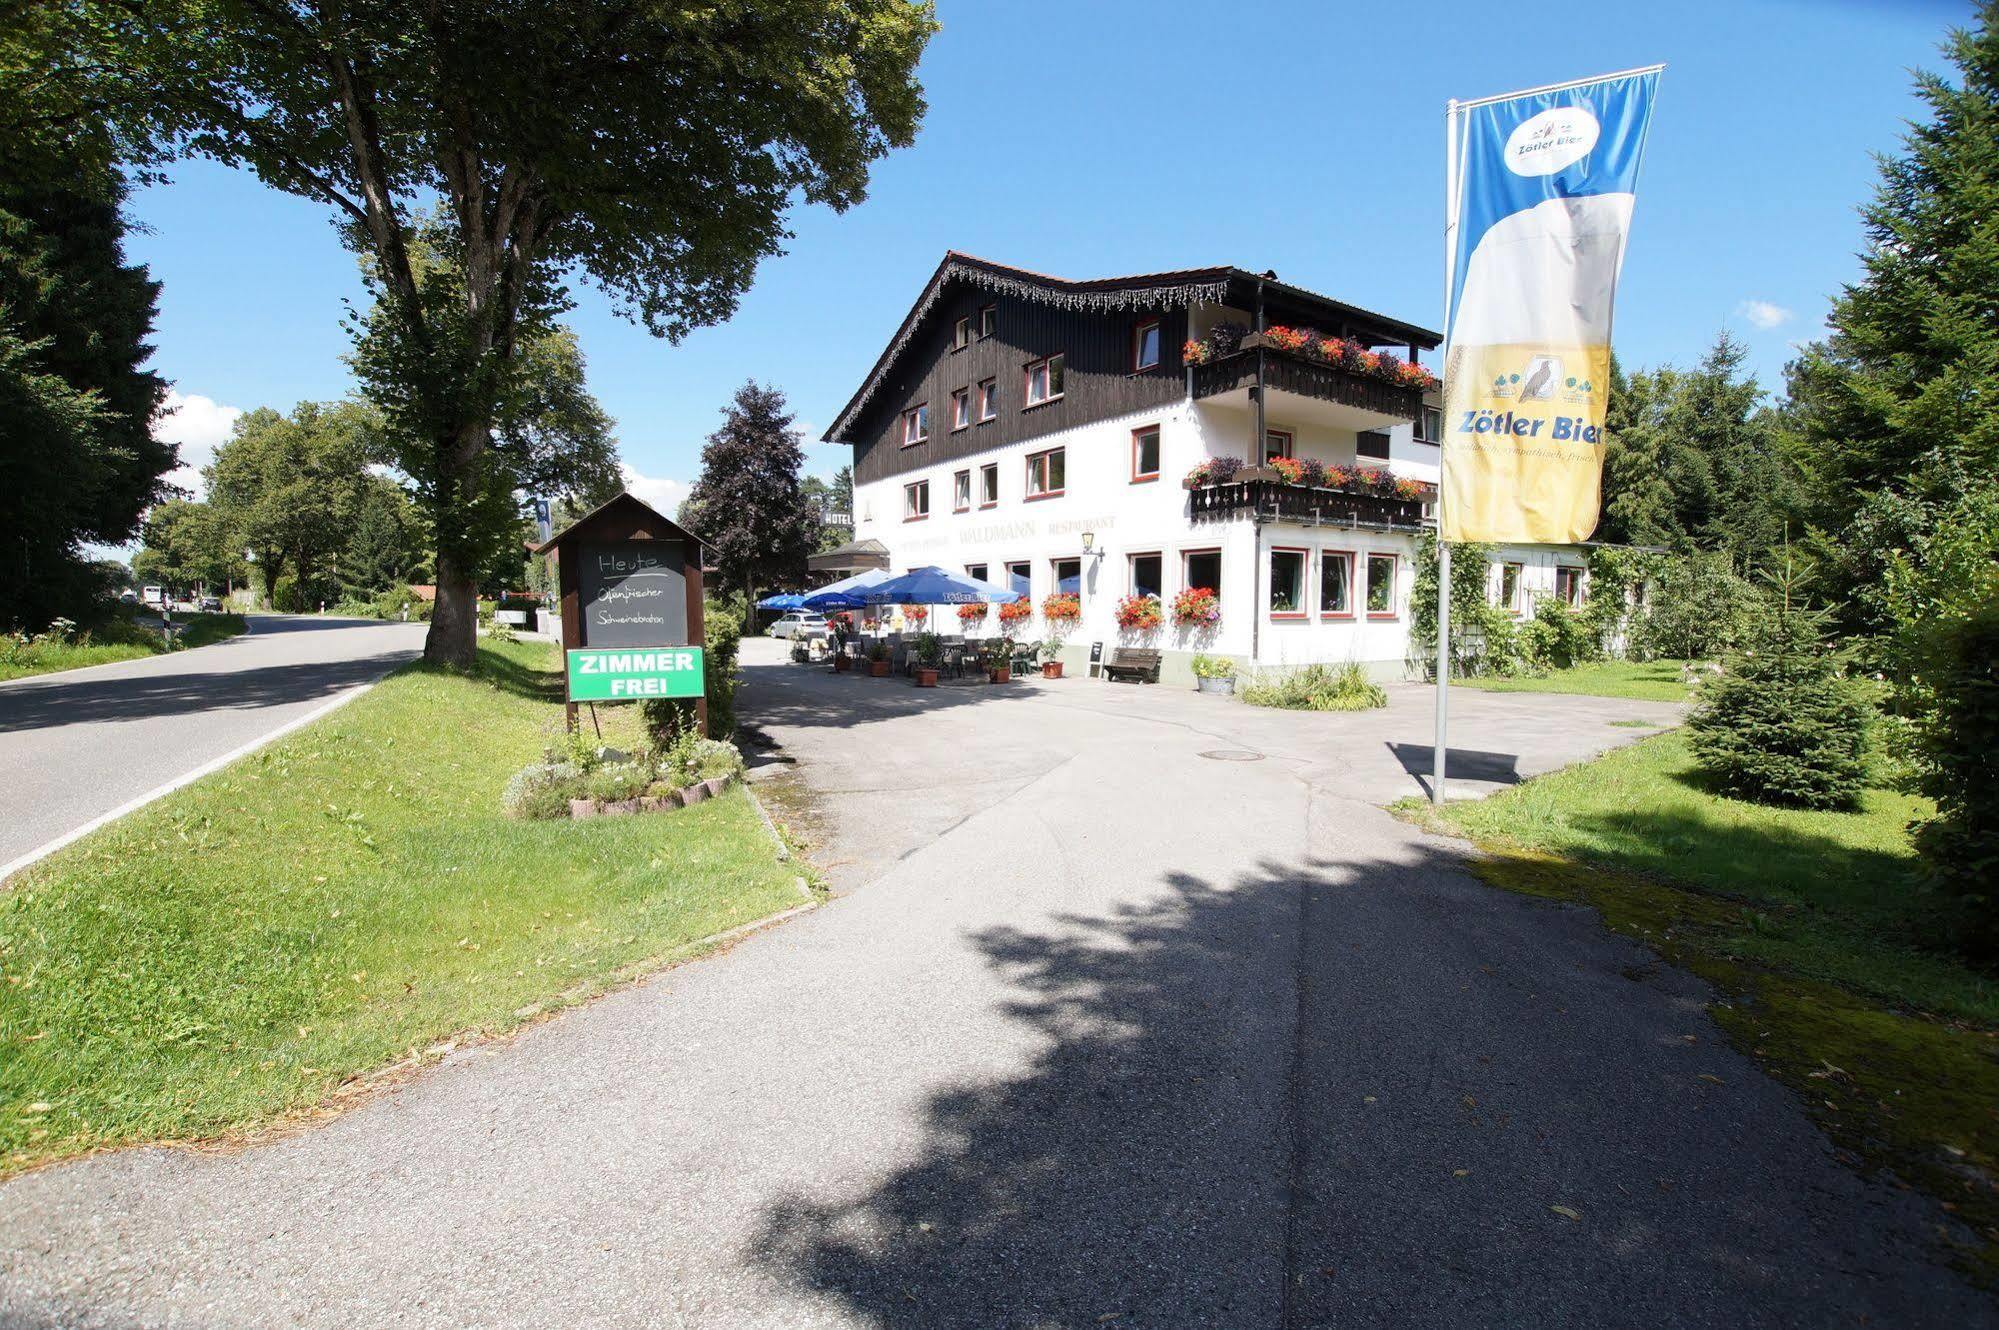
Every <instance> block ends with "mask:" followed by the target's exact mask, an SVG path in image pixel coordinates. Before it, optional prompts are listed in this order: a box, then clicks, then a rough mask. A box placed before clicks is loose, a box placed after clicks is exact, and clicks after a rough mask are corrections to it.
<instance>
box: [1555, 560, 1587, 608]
mask: <svg viewBox="0 0 1999 1330" xmlns="http://www.w3.org/2000/svg"><path fill="white" fill-rule="evenodd" d="M1555 598H1556V599H1557V600H1559V601H1561V602H1562V603H1563V604H1564V605H1580V604H1582V601H1583V570H1582V569H1580V568H1557V569H1555Z"/></svg>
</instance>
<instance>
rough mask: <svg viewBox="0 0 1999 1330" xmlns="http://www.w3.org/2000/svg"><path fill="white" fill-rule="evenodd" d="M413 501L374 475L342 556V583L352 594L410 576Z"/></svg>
mask: <svg viewBox="0 0 1999 1330" xmlns="http://www.w3.org/2000/svg"><path fill="white" fill-rule="evenodd" d="M409 506H410V504H409V500H408V499H407V498H405V497H404V495H403V493H402V491H401V490H400V489H399V488H397V486H396V485H395V484H394V483H392V482H390V481H387V480H383V479H381V478H380V477H370V478H369V479H368V481H366V482H364V484H363V485H362V487H361V491H360V497H359V499H358V500H357V502H356V504H355V515H354V533H353V534H352V535H351V536H349V537H348V539H347V548H346V550H345V551H344V552H343V553H342V555H341V558H340V584H341V588H342V590H344V591H345V592H346V593H347V594H349V595H354V596H371V595H374V594H375V593H377V592H380V591H386V590H388V589H389V588H390V587H392V586H394V585H395V584H396V583H398V582H402V581H406V580H407V579H408V578H409V572H410V564H411V563H412V558H411V551H410V544H411V542H410V534H409V529H408V522H407V511H406V510H407V509H408V508H409Z"/></svg>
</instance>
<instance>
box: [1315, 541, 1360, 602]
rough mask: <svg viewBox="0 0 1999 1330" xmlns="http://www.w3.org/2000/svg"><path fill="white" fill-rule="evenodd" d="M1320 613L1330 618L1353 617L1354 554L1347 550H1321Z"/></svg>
mask: <svg viewBox="0 0 1999 1330" xmlns="http://www.w3.org/2000/svg"><path fill="white" fill-rule="evenodd" d="M1319 613H1320V615H1321V616H1323V617H1324V618H1328V619H1351V618H1352V617H1353V555H1351V554H1349V553H1347V552H1346V551H1345V550H1321V551H1320V552H1319Z"/></svg>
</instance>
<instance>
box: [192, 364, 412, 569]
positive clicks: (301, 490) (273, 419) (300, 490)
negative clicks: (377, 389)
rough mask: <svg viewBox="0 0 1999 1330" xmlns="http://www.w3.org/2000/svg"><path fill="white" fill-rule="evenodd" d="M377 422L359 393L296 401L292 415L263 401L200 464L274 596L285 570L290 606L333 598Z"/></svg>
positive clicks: (216, 503)
mask: <svg viewBox="0 0 1999 1330" xmlns="http://www.w3.org/2000/svg"><path fill="white" fill-rule="evenodd" d="M374 428H375V425H374V421H373V418H372V416H371V413H370V412H369V411H368V410H367V408H365V407H362V406H360V405H358V404H356V403H353V402H334V403H320V402H300V403H299V404H298V405H297V406H296V407H294V408H293V409H292V413H291V415H289V416H281V415H279V414H278V413H277V412H276V411H273V410H271V409H270V408H269V407H260V408H258V409H257V410H255V411H250V412H247V413H245V414H244V415H242V416H240V417H238V418H237V421H236V425H235V429H234V431H233V433H232V434H231V436H230V438H229V441H228V442H227V443H225V444H223V445H222V446H221V447H220V448H218V449H217V450H216V452H215V460H214V462H213V463H212V464H210V466H209V467H208V468H207V469H206V471H205V472H204V473H203V474H204V475H205V476H206V478H207V480H208V493H209V501H210V502H211V503H212V504H213V505H214V506H215V507H216V509H217V510H218V511H219V512H220V513H221V514H222V516H223V518H224V520H226V521H227V522H228V523H229V526H230V528H231V529H232V530H233V531H235V532H236V533H237V534H238V535H239V536H240V538H241V540H242V542H243V545H244V547H245V548H247V549H249V550H251V551H254V552H255V554H256V563H257V570H258V572H259V574H260V575H261V576H262V578H263V583H264V595H265V597H266V599H267V600H269V601H270V602H271V603H273V604H275V603H276V596H277V591H278V586H279V583H280V582H281V581H283V580H286V573H287V570H289V573H290V579H289V580H290V581H291V582H292V584H293V585H294V586H295V588H296V596H297V602H298V603H297V604H296V605H294V606H293V608H298V607H300V606H302V605H310V604H312V603H314V602H317V601H319V600H331V599H335V598H337V596H338V594H339V587H338V584H337V578H336V575H335V574H336V571H337V569H336V567H335V563H336V559H337V556H338V554H339V553H340V551H342V550H344V549H345V548H346V545H347V542H348V540H349V537H350V534H351V532H352V529H353V524H354V521H355V519H356V516H357V513H358V508H359V502H360V497H361V494H362V491H363V490H364V488H365V487H366V479H367V473H366V471H365V467H366V464H367V459H368V456H369V449H370V446H371V440H372V438H373V431H374ZM279 608H284V607H282V606H280V607H279Z"/></svg>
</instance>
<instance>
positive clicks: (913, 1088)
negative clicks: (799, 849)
mask: <svg viewBox="0 0 1999 1330" xmlns="http://www.w3.org/2000/svg"><path fill="white" fill-rule="evenodd" d="M745 645H746V656H747V657H748V658H749V659H751V660H752V661H753V662H758V663H753V664H752V665H751V667H750V669H749V676H750V677H749V682H748V684H747V686H746V689H745V692H744V695H743V704H744V708H745V711H746V713H747V717H748V719H749V721H750V722H751V723H752V724H754V725H757V726H759V727H760V728H761V729H762V731H763V732H764V733H765V734H767V735H768V736H769V738H771V739H773V740H775V741H777V742H778V743H779V744H780V745H781V747H780V748H779V749H778V750H777V754H776V755H777V759H778V760H777V761H775V762H772V763H770V764H768V765H766V766H765V767H764V768H763V769H762V771H761V772H760V776H761V777H762V778H763V779H770V778H772V773H780V772H785V771H789V772H790V773H791V774H790V775H789V776H787V777H784V778H783V779H782V782H781V783H782V784H783V785H790V784H793V783H794V782H797V783H799V784H802V786H803V787H805V788H806V789H807V790H809V791H810V794H811V796H812V797H813V798H814V799H816V800H817V801H818V802H819V804H820V805H821V807H822V809H823V815H822V816H821V817H820V818H818V819H817V825H818V826H819V827H820V829H821V834H822V835H823V841H822V842H821V844H820V845H819V846H818V848H817V851H816V853H817V855H818V856H820V857H821V858H822V859H823V860H824V862H826V863H827V864H828V865H829V867H830V871H831V874H832V876H833V879H834V882H835V884H836V886H837V887H839V888H840V894H838V895H836V896H835V898H834V899H833V900H832V901H831V903H830V904H829V905H827V906H826V907H825V908H823V909H821V910H818V911H816V912H814V913H811V914H808V915H805V916H803V917H801V918H799V919H797V920H794V921H792V922H791V923H788V924H786V925H784V926H782V927H779V928H774V929H772V930H770V931H768V932H765V933H762V934H759V935H756V936H754V937H752V938H751V939H749V940H748V941H746V942H744V943H742V944H740V945H738V946H736V947H734V948H733V949H731V950H729V951H727V952H725V953H722V954H720V955H717V956H714V957H712V958H710V959H707V960H704V961H701V962H697V963H694V964H689V965H685V966H682V967H680V968H678V969H675V970H672V971H670V972H668V973H666V974H663V975H661V976H659V977H657V978H655V979H654V980H653V981H651V982H649V983H647V984H644V985H642V986H639V987H636V988H632V989H629V990H626V991H623V992H620V993H616V994H613V995H611V996H609V997H607V998H605V999H603V1000H601V1001H599V1002H596V1003H593V1004H591V1005H590V1006H588V1007H585V1008H582V1009H579V1010H576V1011H573V1012H570V1013H567V1014H565V1015H563V1016H562V1017H560V1018H558V1019H556V1020H553V1021H550V1022H548V1023H546V1024H543V1025H540V1026H538V1027H535V1028H533V1029H531V1030H529V1031H527V1032H525V1033H523V1034H522V1035H521V1036H520V1037H518V1038H516V1039H514V1040H512V1041H509V1042H506V1043H503V1044H497V1045H492V1046H488V1047H483V1048H473V1049H467V1050H464V1051H461V1052H460V1053H458V1054H456V1055H453V1057H451V1058H450V1059H448V1060H447V1061H446V1062H445V1063H444V1064H443V1065H441V1066H439V1067H438V1068H436V1069H434V1070H433V1071H431V1072H428V1073H426V1074H424V1075H422V1076H419V1077H417V1078H415V1079H413V1080H411V1081H409V1082H407V1083H405V1084H403V1085H401V1086H400V1087H398V1088H396V1089H394V1090H393V1091H391V1092H388V1093H385V1094H383V1095H382V1096H381V1097H379V1098H377V1099H375V1100H374V1101H372V1102H370V1103H368V1104H366V1105H364V1106H362V1107H360V1108H358V1109H356V1110H355V1111H353V1112H350V1113H348V1114H346V1115H345V1116H343V1117H340V1118H338V1119H336V1120H334V1121H332V1122H330V1123H328V1124H326V1125H323V1126H319V1127H315V1128H313V1129H310V1130H305V1131H301V1132H299V1133H296V1134H293V1135H291V1136H289V1137H285V1138H282V1139H279V1140H276V1141H273V1142H268V1143H264V1144H260V1145H256V1146H252V1147H248V1148H242V1149H237V1150H231V1151H226V1152H222V1153H194V1152H188V1151H175V1150H141V1151H126V1152H122V1153H117V1154H110V1155H104V1156H100V1157H98V1158H94V1159H90V1160H85V1161H82V1162H80V1163H77V1164H74V1165H70V1166H65V1167H62V1168H55V1169H48V1170H44V1171H42V1172H40V1173H37V1174H32V1175H29V1176H26V1177H23V1178H20V1179H17V1180H15V1181H13V1182H11V1183H9V1184H7V1185H6V1186H5V1187H0V1215H5V1216H6V1219H5V1222H4V1223H0V1324H4V1325H8V1326H20V1327H28V1326H44V1325H89V1326H107V1327H108V1326H120V1327H123V1326H154V1325H163V1326H164V1325H174V1326H205V1327H226V1326H262V1325H275V1324H287V1325H290V1324H298V1325H312V1326H340V1327H345V1326H351V1325H357V1324H363V1325H412V1326H462V1325H507V1326H551V1327H553V1326H574V1325H586V1324H587V1325H599V1326H696V1327H731V1328H733V1327H786V1328H790V1327H883V1326H893V1327H911V1328H912V1330H914V1328H916V1327H924V1328H926V1330H928V1328H931V1327H959V1326H963V1327H982V1328H983V1327H1022V1328H1023V1330H1025V1328H1028V1327H1032V1328H1034V1330H1042V1328H1043V1327H1083V1328H1085V1330H1089V1328H1091V1327H1098V1326H1110V1327H1113V1328H1114V1330H1126V1328H1128V1327H1167V1326H1172V1327H1217V1328H1218V1330H1258V1328H1261V1327H1302V1326H1396V1327H1405V1326H1408V1327H1424V1326H1437V1327H1461V1326H1466V1325H1506V1326H1516V1325H1517V1326H1578V1327H1592V1328H1594V1327H1600V1326H1627V1325H1642V1326H1674V1327H1680V1326H1714V1327H1731V1328H1734V1327H1745V1326H1759V1327H1760V1326H1798V1327H1807V1326H1809V1327H1824V1326H1861V1325H1867V1326H1876V1327H1878V1326H1890V1325H1893V1326H1914V1325H1939V1326H1942V1325H1948V1326H1952V1327H1973V1326H1985V1325H1993V1324H1996V1323H1999V1315H1995V1308H1994V1304H1993V1303H1992V1302H1990V1301H1988V1300H1986V1299H1985V1298H1983V1297H1982V1296H1981V1295H1979V1294H1978V1293H1976V1292H1975V1291H1973V1290H1972V1289H1970V1288H1969V1287H1968V1286H1967V1285H1966V1284H1964V1283H1963V1282H1962V1281H1961V1280H1960V1279H1959V1278H1958V1277H1957V1276H1956V1275H1955V1274H1953V1273H1952V1272H1951V1271H1950V1270H1949V1269H1948V1268H1946V1267H1945V1266H1944V1265H1943V1264H1942V1263H1941V1259H1940V1256H1939V1253H1938V1250H1937V1248H1936V1247H1935V1246H1934V1245H1933V1243H1932V1242H1931V1239H1930V1235H1931V1232H1932V1230H1933V1227H1934V1225H1936V1224H1937V1223H1938V1222H1940V1221H1942V1220H1943V1219H1944V1216H1942V1215H1941V1213H1940V1212H1939V1211H1937V1210H1936V1209H1935V1207H1934V1206H1933V1205H1932V1204H1931V1203H1929V1202H1928V1201H1926V1200H1924V1199H1923V1198H1922V1197H1920V1196H1917V1195H1914V1194H1911V1193H1906V1192H1902V1191H1898V1190H1896V1189H1895V1188H1893V1187H1892V1186H1889V1185H1886V1184H1884V1183H1882V1182H1879V1181H1870V1180H1867V1179H1864V1178H1862V1177H1861V1176H1859V1175H1858V1174H1856V1173H1854V1172H1852V1171H1850V1170H1848V1169H1847V1168H1845V1167H1843V1166H1842V1165H1841V1164H1840V1163H1839V1162H1838V1161H1837V1160H1836V1159H1835V1158H1834V1155H1833V1152H1832V1150H1831V1149H1830V1148H1829V1146H1828V1145H1827V1143H1826V1141H1825V1140H1824V1138H1823V1137H1822V1136H1821V1135H1820V1134H1819V1133H1818V1131H1817V1130H1816V1129H1815V1128H1814V1127H1813V1126H1812V1125H1811V1123H1810V1122H1809V1121H1808V1120H1807V1119H1806V1117H1805V1115H1804V1114H1803V1113H1802V1112H1801V1111H1800V1109H1799V1107H1798V1105H1797V1104H1796V1102H1795V1101H1794V1100H1793V1099H1792V1098H1791V1096H1790V1095H1789V1093H1788V1092H1787V1091H1785V1090H1784V1089H1783V1088H1781V1087H1780V1086H1778V1085H1777V1084H1775V1083H1774V1082H1772V1081H1770V1080H1768V1079H1767V1078H1765V1077H1764V1076H1762V1075H1761V1074H1760V1073H1759V1072H1758V1071H1757V1070H1756V1068H1755V1067H1754V1066H1753V1065H1752V1064H1751V1063H1750V1062H1749V1061H1748V1060H1747V1059H1746V1058H1744V1057H1743V1056H1741V1055H1739V1054H1737V1053H1736V1052H1734V1051H1733V1050H1732V1049H1731V1048H1730V1047H1729V1046H1728V1045H1727V1044H1726V1043H1725V1042H1724V1041H1723V1040H1722V1038H1721V1037H1720V1035H1719V1034H1718V1032H1717V1031H1716V1029H1715V1028H1714V1026H1713V1025H1712V1024H1711V1023H1710V1022H1709V1020H1708V1019H1707V1017H1706V1015H1705V1013H1704V1011H1703V1003H1704V1002H1705V1000H1706V998H1707V994H1706V992H1705V991H1704V990H1703V988H1702V987H1701V985H1700V984H1699V983H1698V982H1696V981H1695V980H1693V979H1691V978H1688V977H1687V976H1684V975H1680V974H1677V973H1675V972H1673V971H1671V970H1669V969H1665V968H1663V967H1661V966H1659V965H1657V964H1656V963H1655V962H1654V960H1653V958H1652V957H1651V955H1650V954H1649V953H1648V952H1647V951H1645V950H1644V949H1643V948H1641V947H1639V946H1636V945H1635V944H1632V943H1630V942H1628V941H1625V940H1623V939H1620V938H1617V937H1615V936H1614V935H1611V934H1608V933H1606V932H1605V931H1604V930H1603V929H1602V928H1601V927H1599V926H1598V924H1597V923H1596V922H1595V920H1594V918H1593V917H1592V916H1591V915H1590V914H1589V913H1587V912H1585V911H1580V910H1576V909H1570V908H1566V907H1556V906H1550V905H1547V904H1544V903H1540V902H1536V901H1533V900H1529V899H1526V898H1523V897H1519V896H1514V895H1509V894H1506V893H1502V892H1499V891H1495V890H1493V889H1490V888H1488V887H1485V886H1483V885H1482V884H1480V883H1479V882H1478V881H1477V880H1476V879H1474V878H1472V877H1471V876H1470V875H1469V874H1467V873H1466V872H1465V871H1464V868H1463V865H1462V860H1461V858H1460V857H1459V853H1460V852H1459V850H1458V848H1457V847H1456V846H1455V844H1454V843H1452V842H1447V841H1442V840H1438V839H1435V838H1431V837H1426V836H1424V835H1422V834H1421V833H1419V832H1417V831H1415V830H1414V829H1412V828H1410V827H1409V826H1407V825H1405V824H1403V823H1400V822H1397V821H1395V820H1394V819H1393V818H1391V817H1390V816H1389V815H1388V814H1386V813H1385V812H1383V811H1382V809H1381V808H1380V807H1379V806H1378V805H1379V804H1380V803H1382V802H1385V801H1387V800H1389V799H1392V798H1394V797H1397V796H1399V795H1401V794H1403V793H1407V792H1413V791H1414V790H1416V789H1417V788H1418V786H1417V782H1416V779H1415V777H1414V776H1413V775H1412V774H1411V770H1412V768H1415V769H1420V766H1421V759H1420V754H1421V752H1422V751H1423V750H1422V743H1423V740H1424V739H1425V737H1426V735H1427V730H1428V709H1427V708H1428V696H1427V694H1424V693H1422V692H1420V691H1419V690H1399V691H1398V692H1397V693H1396V695H1395V698H1394V700H1393V702H1392V704H1391V706H1390V707H1389V708H1388V709H1387V710H1386V711H1381V712H1374V713H1364V714H1360V715H1323V716H1322V715H1303V716H1300V715H1292V714H1282V713H1268V712H1257V711H1254V710H1252V709H1250V708H1246V707H1243V706H1240V705H1237V704H1233V703H1229V702H1223V701H1217V700H1214V699H1201V698H1196V697H1195V696H1193V695H1192V694H1191V693H1189V692H1183V691H1181V690H1170V689H1164V688H1152V689H1147V688H1138V687H1130V686H1125V687H1118V688H1107V687H1105V686H1102V685H1097V684H1092V683H1089V682H1087V681H1083V680H1068V681H1063V682H1060V683H1052V684H1043V683H1041V682H1039V681H1030V682H1026V683H1022V684H1018V685H1016V686H1014V687H1012V688H1010V689H1006V690H1001V689H991V688H985V687H968V688H962V689H940V690H937V691H935V692H918V691H917V690H915V689H913V688H911V687H910V686H909V685H908V684H907V683H906V682H902V681H880V680H870V679H864V678H858V677H853V676H832V675H829V674H826V673H824V672H822V671H818V670H806V669H803V668H794V667H790V666H786V665H782V664H777V663H774V662H772V663H762V662H766V661H769V658H770V655H771V653H770V652H769V651H768V650H767V648H766V646H765V645H764V644H762V643H747V644H745ZM1456 701H1457V707H1456V709H1457V716H1458V721H1457V728H1456V730H1455V736H1456V737H1457V739H1458V740H1459V742H1460V743H1461V744H1462V745H1463V747H1464V750H1465V754H1464V756H1463V758H1462V765H1463V768H1464V770H1463V778H1464V779H1465V780H1466V781H1467V782H1468V783H1471V782H1478V783H1479V784H1481V785H1482V786H1484V787H1490V786H1492V785H1497V784H1503V783H1506V782H1508V781H1511V780H1516V779H1519V778H1520V777H1522V776H1525V775H1529V774H1532V773H1534V772H1536V771H1540V770H1545V769H1547V768H1549V767H1551V766H1554V765H1558V764H1560V763H1562V762H1565V761H1571V760H1574V759H1576V758H1578V757H1581V756H1584V755H1586V754H1588V753H1591V752H1594V751H1597V750H1599V749H1602V748H1605V747H1609V746H1611V745H1614V744H1616V743H1621V742H1628V741H1629V740H1630V739H1632V738H1633V737H1634V736H1635V735H1636V734H1637V733H1640V731H1635V730H1632V729H1624V728H1616V727H1613V726H1612V724H1611V722H1613V721H1616V720H1625V719H1632V718H1638V719H1653V720H1664V719H1668V718H1670V717H1671V715H1672V708H1669V707H1663V706H1659V705H1657V704H1649V705H1648V704H1642V703H1632V702H1621V701H1610V700H1605V699H1590V698H1571V697H1550V696H1537V695H1532V694H1476V695H1469V694H1468V695H1466V696H1465V697H1463V698H1462V699H1457V700H1456ZM773 788H778V787H773ZM1709 1078H1712V1079H1709ZM1556 1206H1560V1207H1563V1209H1565V1210H1567V1211H1569V1212H1570V1214H1569V1215H1564V1214H1563V1213H1561V1212H1560V1211H1558V1210H1556V1209H1554V1207H1556ZM1571 1216H1572V1217H1571Z"/></svg>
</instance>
